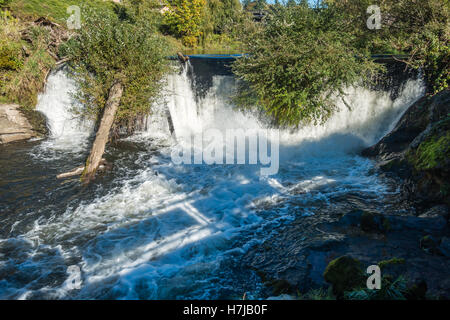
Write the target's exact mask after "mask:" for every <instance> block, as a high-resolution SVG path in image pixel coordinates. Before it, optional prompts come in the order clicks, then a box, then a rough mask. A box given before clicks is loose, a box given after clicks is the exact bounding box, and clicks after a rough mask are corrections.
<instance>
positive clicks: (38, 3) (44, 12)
mask: <svg viewBox="0 0 450 320" xmlns="http://www.w3.org/2000/svg"><path fill="white" fill-rule="evenodd" d="M73 5H76V6H80V7H81V6H83V5H89V6H90V7H94V8H105V7H106V8H108V7H109V8H112V2H111V1H102V0H90V1H86V0H46V1H42V0H12V1H11V2H10V3H9V4H8V6H9V8H10V10H11V12H12V13H13V14H14V15H16V16H17V17H19V18H21V19H24V20H27V19H33V18H39V17H46V18H49V19H51V20H53V21H54V22H56V23H60V24H63V23H65V21H66V20H67V18H68V17H69V16H70V14H69V13H67V8H69V7H70V6H73Z"/></svg>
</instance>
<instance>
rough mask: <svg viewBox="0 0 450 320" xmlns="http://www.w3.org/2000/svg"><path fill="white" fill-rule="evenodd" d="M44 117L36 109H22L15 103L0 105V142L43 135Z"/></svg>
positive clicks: (44, 127) (44, 130)
mask: <svg viewBox="0 0 450 320" xmlns="http://www.w3.org/2000/svg"><path fill="white" fill-rule="evenodd" d="M46 133H47V126H46V121H45V117H44V116H43V115H42V114H41V113H39V112H37V111H26V110H23V109H22V108H21V107H20V106H19V105H16V104H1V105H0V144H5V143H10V142H14V141H21V140H27V139H30V138H33V137H38V136H42V135H45V134H46Z"/></svg>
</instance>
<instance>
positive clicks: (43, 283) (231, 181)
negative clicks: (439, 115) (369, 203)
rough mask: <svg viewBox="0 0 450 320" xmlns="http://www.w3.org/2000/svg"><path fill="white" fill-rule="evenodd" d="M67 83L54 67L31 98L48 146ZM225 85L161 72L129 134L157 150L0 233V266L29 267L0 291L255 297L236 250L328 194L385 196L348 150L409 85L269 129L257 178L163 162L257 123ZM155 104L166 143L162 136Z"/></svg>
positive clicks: (387, 115)
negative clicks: (4, 253)
mask: <svg viewBox="0 0 450 320" xmlns="http://www.w3.org/2000/svg"><path fill="white" fill-rule="evenodd" d="M62 83H64V84H65V85H64V86H62ZM69 83H70V81H69V82H68V81H67V78H65V76H64V75H63V74H61V73H56V74H54V75H52V77H51V79H50V82H49V86H48V88H47V91H46V93H45V94H44V95H43V96H42V97H41V98H40V107H39V108H40V110H43V111H44V112H45V113H46V115H47V116H48V117H49V118H50V122H51V127H52V137H53V138H54V139H53V140H52V142H51V143H52V144H53V146H56V145H59V143H61V144H64V143H63V141H64V140H60V139H63V138H64V137H69V136H70V137H72V138H73V136H74V135H77V134H78V132H79V129H76V128H75V127H73V126H72V125H71V124H72V123H71V122H70V121H69V122H70V123H71V124H70V125H69V126H66V125H67V122H66V121H67V119H68V118H67V113H65V112H66V111H64V110H66V108H67V106H68V105H69V104H70V103H69V100H68V99H67V96H64V93H63V92H67V89H68V88H67V87H70V86H72V84H69ZM61 86H62V87H61ZM232 86H233V79H232V78H231V77H223V76H221V77H215V78H214V85H213V87H212V88H211V90H210V92H209V93H208V94H207V95H206V97H205V98H203V99H200V100H198V99H196V98H195V94H194V92H193V91H192V86H191V83H190V81H189V78H188V77H187V74H186V70H185V71H184V72H182V73H181V74H174V75H171V76H169V78H168V87H167V93H166V95H165V99H163V100H164V101H161V102H160V103H159V104H158V106H156V109H155V110H156V111H155V112H154V113H153V115H152V116H151V117H150V118H149V119H148V121H147V125H148V129H147V131H146V132H141V133H139V134H137V135H136V136H134V137H133V138H131V140H136V141H140V142H142V141H147V143H148V144H149V147H150V146H152V145H155V144H157V145H158V146H159V150H158V152H157V153H155V154H152V156H151V159H150V160H149V159H148V157H144V156H142V157H139V158H138V159H137V160H136V162H139V161H144V160H143V159H146V160H145V161H147V162H146V163H144V164H142V166H141V168H140V169H138V170H137V171H136V172H133V174H132V175H131V176H132V177H131V178H127V179H124V180H120V181H117V186H116V187H115V188H112V189H111V190H109V191H108V192H107V194H106V195H104V196H102V197H97V198H96V199H95V200H93V201H84V202H82V203H81V204H80V205H78V206H76V207H71V206H67V208H66V209H65V211H64V213H63V214H58V213H55V214H53V215H52V216H51V217H48V218H42V219H38V220H36V221H35V222H34V224H33V225H30V227H29V228H28V230H27V231H26V232H24V233H23V234H21V235H20V236H17V237H14V238H9V239H0V247H2V246H3V247H5V246H6V247H8V246H10V247H14V248H16V249H15V250H17V252H16V253H14V252H15V251H14V252H13V253H11V258H10V259H5V258H4V257H0V270H1V269H2V268H6V269H7V268H13V269H15V270H18V272H21V271H23V270H27V268H28V269H29V270H31V271H30V275H29V279H26V280H25V281H23V282H19V284H17V283H15V282H8V281H6V282H0V298H5V297H7V298H31V297H47V298H48V297H54V298H90V299H92V298H114V299H163V298H166V299H173V298H205V299H210V298H224V297H228V298H230V297H236V298H238V297H239V295H240V296H242V293H243V291H241V290H247V289H249V288H250V289H252V290H254V294H255V295H256V294H257V291H258V287H257V286H258V285H257V281H251V279H249V278H248V277H249V271H248V272H247V273H246V272H243V271H242V270H241V271H236V270H235V269H234V268H236V265H239V263H238V261H239V256H240V255H241V254H242V253H243V252H245V251H246V250H247V249H248V248H249V247H251V246H252V245H254V244H256V243H261V242H262V241H264V239H266V238H267V237H269V236H270V235H271V233H273V232H276V230H277V228H278V227H279V226H280V225H282V224H284V223H289V222H290V221H292V220H293V219H295V218H298V217H301V216H303V215H312V214H314V213H315V212H316V210H319V208H321V207H324V206H327V205H330V204H331V203H332V201H333V199H334V198H336V197H339V196H345V195H346V194H359V195H360V196H361V198H366V199H381V198H382V197H383V196H384V195H386V193H388V190H387V187H386V186H385V185H384V184H383V182H382V181H381V180H380V179H379V177H377V175H374V174H369V171H370V170H371V169H372V168H373V164H372V162H371V161H370V160H368V159H364V158H361V157H359V156H358V155H357V151H359V150H361V148H363V147H365V146H369V145H370V144H372V143H374V142H376V141H377V140H378V139H379V138H381V137H382V136H383V135H384V134H385V133H387V132H388V131H389V130H390V129H391V128H392V126H393V125H394V124H395V122H396V120H397V119H398V118H399V117H400V116H401V115H402V113H403V112H404V111H405V110H406V108H407V107H408V106H409V105H410V104H411V103H412V102H414V100H416V99H418V98H419V97H420V96H421V95H422V94H423V84H422V83H421V81H420V80H410V81H408V83H406V85H405V86H404V88H403V90H402V93H401V94H400V96H399V98H398V99H397V100H395V101H392V100H391V99H390V98H389V95H388V93H380V92H373V91H370V90H367V89H362V88H350V89H348V90H347V91H348V96H347V98H346V99H347V102H348V103H349V104H350V105H351V107H352V108H351V110H349V109H348V108H347V107H346V106H345V105H344V104H343V103H342V104H341V105H340V110H339V112H337V113H336V114H335V115H334V116H333V117H332V118H331V119H330V120H329V121H328V122H327V123H326V124H325V125H322V126H308V127H305V128H301V129H300V130H298V131H297V132H288V131H285V132H281V149H280V150H281V153H280V154H281V166H280V172H279V174H277V175H275V176H271V177H268V178H261V177H260V175H259V167H258V166H239V165H213V166H208V165H174V164H173V163H172V161H171V158H170V154H171V150H172V148H173V147H174V146H175V145H176V144H177V143H179V141H181V140H183V137H187V136H190V135H191V134H196V133H199V132H202V131H203V130H206V129H208V128H217V129H219V130H226V129H230V128H243V129H248V128H263V125H262V124H261V123H260V121H258V119H257V118H256V117H254V116H251V115H248V114H244V113H242V112H240V111H236V110H234V109H233V107H232V106H231V105H230V103H229V101H228V100H227V99H226V96H227V94H228V93H229V92H230V91H231V88H232ZM71 88H73V87H71ZM64 97H66V98H64ZM64 106H65V107H64ZM167 110H169V111H170V114H171V117H172V120H173V124H174V128H175V135H176V138H177V139H174V138H172V137H171V135H170V132H169V126H168V124H167V112H166V111H167ZM77 128H78V127H77ZM81 138H82V140H83V139H85V136H82V137H81ZM77 139H78V136H77ZM69 140H70V139H69ZM129 140H130V139H129ZM79 141H80V140H78V142H79ZM67 143H68V144H72V143H73V142H72V141H68V142H67ZM144 153H145V152H143V154H144ZM267 230H271V231H270V232H267ZM19 251H20V254H19ZM35 257H41V258H39V259H36V258H35ZM69 265H78V266H80V268H81V270H82V280H83V284H82V287H81V289H80V290H70V286H68V283H67V282H66V281H65V279H66V278H65V277H67V274H65V270H66V268H67V266H69ZM48 270H58V272H59V278H58V280H57V281H53V282H52V281H50V280H46V279H47V278H48V274H49V271H48ZM45 275H47V277H46V276H45ZM249 282H251V283H252V284H250V283H249ZM252 285H253V286H254V287H252ZM244 288H246V289H244Z"/></svg>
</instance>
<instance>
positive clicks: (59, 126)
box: [36, 69, 93, 153]
mask: <svg viewBox="0 0 450 320" xmlns="http://www.w3.org/2000/svg"><path fill="white" fill-rule="evenodd" d="M75 91H76V85H75V82H74V81H73V80H71V79H70V78H69V77H68V76H67V73H66V71H65V70H64V69H60V70H58V71H55V72H52V73H51V74H50V76H49V77H48V81H47V84H46V88H45V91H44V93H42V94H40V95H39V96H38V103H37V105H36V110H38V111H40V112H42V113H43V114H44V115H45V116H46V117H47V124H48V126H49V129H50V139H48V140H47V141H45V142H44V143H43V144H41V148H42V149H43V150H46V151H54V150H61V151H66V152H72V153H78V152H80V151H83V150H84V149H85V148H86V143H87V141H88V138H89V136H90V135H91V134H92V130H93V122H92V121H88V120H81V119H80V117H79V116H77V115H76V114H74V113H73V111H76V110H77V109H79V108H81V106H80V104H79V103H77V102H76V100H75V99H74V97H73V95H74V93H75Z"/></svg>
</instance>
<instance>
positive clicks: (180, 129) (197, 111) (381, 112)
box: [148, 64, 425, 156]
mask: <svg viewBox="0 0 450 320" xmlns="http://www.w3.org/2000/svg"><path fill="white" fill-rule="evenodd" d="M190 69H192V65H190V64H186V65H185V66H184V67H183V68H182V71H181V72H180V73H179V74H172V75H170V76H169V77H168V81H167V89H166V94H165V99H164V100H163V101H160V103H159V104H157V105H156V106H155V108H156V109H157V110H160V111H159V112H158V113H156V114H154V115H152V116H151V117H149V123H148V133H152V134H153V135H155V133H159V134H165V135H166V136H167V135H168V134H169V132H168V127H167V119H166V114H165V113H164V112H161V110H169V111H170V114H171V118H172V120H173V124H174V129H175V134H176V136H177V138H178V140H179V142H180V140H183V139H187V138H188V137H190V136H191V135H195V134H199V133H201V132H202V131H205V130H207V129H210V128H215V129H219V130H221V131H224V130H226V129H239V128H241V129H263V128H264V127H265V125H264V124H263V123H262V122H261V121H259V119H258V118H257V117H256V116H255V115H253V114H251V113H249V112H246V113H244V112H241V111H238V110H237V108H236V107H235V106H233V105H232V104H231V103H230V94H231V92H234V86H235V79H234V78H233V77H231V76H214V77H213V85H212V87H211V88H210V89H209V91H208V93H207V94H206V96H205V97H201V98H198V97H196V93H195V91H194V90H195V84H192V79H191V78H190V77H189V76H188V72H189V71H190V72H195V70H193V71H192V70H190ZM395 89H398V88H395ZM393 90H394V89H393ZM398 91H399V94H397V95H395V96H396V98H395V99H393V98H392V96H394V95H391V93H390V92H388V91H375V90H374V89H367V88H363V87H350V88H347V89H346V90H344V92H345V94H346V97H345V100H346V102H347V104H348V105H349V106H350V109H349V108H348V106H347V105H346V104H345V103H344V102H343V100H342V99H341V98H340V97H339V98H335V99H336V105H337V111H336V112H335V113H334V114H333V115H332V116H331V118H330V119H328V121H327V122H326V123H324V124H321V125H307V126H304V127H300V128H299V129H298V130H296V131H294V132H293V131H290V130H281V132H280V135H281V137H280V138H281V141H280V143H281V144H282V145H285V146H297V148H296V149H297V150H296V151H295V152H294V153H295V155H296V156H298V155H299V154H300V153H303V154H305V153H307V154H320V153H324V152H325V153H330V152H354V151H359V150H361V149H362V148H365V147H368V146H370V145H372V144H374V143H376V142H377V141H378V140H379V139H381V138H382V137H383V136H384V135H385V134H387V133H388V132H389V131H390V130H391V129H392V128H393V126H394V125H395V124H396V122H397V121H398V120H399V119H400V117H401V116H402V114H403V113H404V112H405V111H406V109H407V108H408V107H409V106H410V105H411V104H412V103H414V102H415V101H416V100H417V99H419V98H420V97H421V96H423V94H424V92H425V85H424V82H423V80H422V79H421V78H417V79H409V80H407V81H406V82H405V83H404V84H403V85H402V86H401V88H400V90H398ZM161 124H164V125H161ZM290 152H292V149H290Z"/></svg>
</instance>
